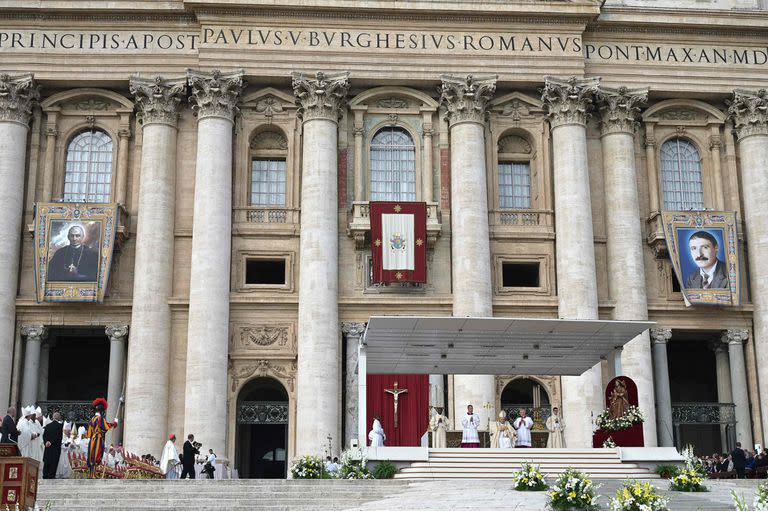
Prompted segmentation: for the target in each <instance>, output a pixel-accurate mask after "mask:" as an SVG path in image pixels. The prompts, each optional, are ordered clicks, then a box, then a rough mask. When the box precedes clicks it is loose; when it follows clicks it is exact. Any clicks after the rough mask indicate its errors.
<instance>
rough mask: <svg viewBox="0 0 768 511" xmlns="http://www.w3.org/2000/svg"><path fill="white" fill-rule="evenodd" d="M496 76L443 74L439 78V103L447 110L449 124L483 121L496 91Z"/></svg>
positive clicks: (482, 122) (481, 122)
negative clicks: (463, 76) (440, 82)
mask: <svg viewBox="0 0 768 511" xmlns="http://www.w3.org/2000/svg"><path fill="white" fill-rule="evenodd" d="M497 78H498V77H497V76H495V75H494V76H478V77H475V76H472V75H468V76H467V77H466V78H462V77H458V76H451V75H443V76H441V77H440V79H441V80H442V81H443V84H442V85H441V86H440V89H439V91H438V92H440V103H441V104H442V105H443V106H445V108H446V110H447V111H448V116H447V118H448V123H449V125H450V126H453V125H455V124H458V123H460V122H479V123H480V124H484V123H485V118H486V115H487V110H486V107H487V105H488V102H489V101H490V100H491V98H492V97H493V94H494V93H495V92H496V80H497Z"/></svg>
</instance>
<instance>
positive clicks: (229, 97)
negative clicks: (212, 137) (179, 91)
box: [187, 69, 244, 121]
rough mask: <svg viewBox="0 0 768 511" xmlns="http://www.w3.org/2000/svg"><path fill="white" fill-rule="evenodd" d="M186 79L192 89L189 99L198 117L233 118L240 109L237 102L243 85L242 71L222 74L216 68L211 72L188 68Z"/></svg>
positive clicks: (231, 119)
mask: <svg viewBox="0 0 768 511" xmlns="http://www.w3.org/2000/svg"><path fill="white" fill-rule="evenodd" d="M187 80H188V81H189V87H190V89H191V90H192V96H191V97H190V99H189V100H190V102H191V103H192V110H194V111H195V112H196V113H197V118H198V119H203V118H205V117H222V118H224V119H227V120H230V121H233V120H234V119H235V115H237V113H238V112H239V111H240V109H239V108H238V107H237V102H238V100H239V99H240V92H241V91H242V90H243V86H244V83H243V72H242V71H235V72H234V73H229V74H222V73H221V71H219V70H218V69H217V70H215V71H213V72H211V73H207V72H204V71H194V70H192V69H190V70H188V71H187Z"/></svg>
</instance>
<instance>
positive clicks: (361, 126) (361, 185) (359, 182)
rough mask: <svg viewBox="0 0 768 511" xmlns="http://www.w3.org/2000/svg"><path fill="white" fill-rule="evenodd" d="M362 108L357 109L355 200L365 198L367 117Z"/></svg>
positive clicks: (358, 200) (355, 129) (355, 126)
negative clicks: (364, 171) (364, 176)
mask: <svg viewBox="0 0 768 511" xmlns="http://www.w3.org/2000/svg"><path fill="white" fill-rule="evenodd" d="M363 114H364V112H363V111H362V110H356V111H355V124H354V135H355V201H356V202H360V201H363V200H365V179H364V178H363V160H364V159H365V156H364V155H363V136H364V135H365V123H364V121H365V119H364V118H363Z"/></svg>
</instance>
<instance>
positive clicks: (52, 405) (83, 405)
mask: <svg viewBox="0 0 768 511" xmlns="http://www.w3.org/2000/svg"><path fill="white" fill-rule="evenodd" d="M37 405H38V406H39V407H40V409H41V410H42V411H43V415H45V416H46V417H48V416H51V415H53V412H59V413H60V414H61V418H62V419H63V420H66V421H74V422H75V423H76V424H77V425H83V424H84V423H86V422H88V421H89V420H91V417H93V406H91V402H90V401H38V402H37Z"/></svg>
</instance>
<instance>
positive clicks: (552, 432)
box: [547, 406, 565, 449]
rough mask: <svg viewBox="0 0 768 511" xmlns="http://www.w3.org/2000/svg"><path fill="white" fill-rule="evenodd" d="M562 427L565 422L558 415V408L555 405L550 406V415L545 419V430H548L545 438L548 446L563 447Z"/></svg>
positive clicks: (551, 447)
mask: <svg viewBox="0 0 768 511" xmlns="http://www.w3.org/2000/svg"><path fill="white" fill-rule="evenodd" d="M564 429H565V422H563V418H562V417H560V410H558V409H557V407H556V406H555V407H554V408H552V415H550V416H549V418H548V419H547V431H549V438H548V439H547V447H548V448H550V449H563V448H565V437H564V436H563V430H564Z"/></svg>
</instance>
